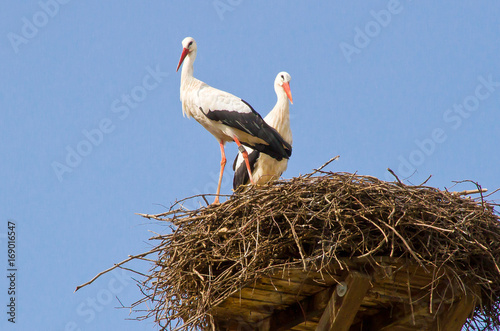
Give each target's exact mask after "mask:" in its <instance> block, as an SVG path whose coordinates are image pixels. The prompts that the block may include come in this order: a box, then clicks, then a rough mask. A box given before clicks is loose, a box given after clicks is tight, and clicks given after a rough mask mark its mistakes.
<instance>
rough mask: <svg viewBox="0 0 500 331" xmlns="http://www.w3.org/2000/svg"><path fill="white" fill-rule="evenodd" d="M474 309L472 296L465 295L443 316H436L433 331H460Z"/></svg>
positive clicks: (474, 302)
mask: <svg viewBox="0 0 500 331" xmlns="http://www.w3.org/2000/svg"><path fill="white" fill-rule="evenodd" d="M474 308H476V299H475V297H474V296H472V295H470V294H468V295H465V296H464V297H463V298H462V299H461V300H460V301H458V302H457V301H455V302H453V303H452V304H451V306H450V307H449V309H448V310H447V311H445V312H444V313H443V314H441V315H438V316H437V319H436V323H435V325H434V329H433V330H435V331H460V330H462V327H463V325H464V324H465V321H466V320H467V318H468V317H469V316H470V314H471V313H472V312H473V311H474Z"/></svg>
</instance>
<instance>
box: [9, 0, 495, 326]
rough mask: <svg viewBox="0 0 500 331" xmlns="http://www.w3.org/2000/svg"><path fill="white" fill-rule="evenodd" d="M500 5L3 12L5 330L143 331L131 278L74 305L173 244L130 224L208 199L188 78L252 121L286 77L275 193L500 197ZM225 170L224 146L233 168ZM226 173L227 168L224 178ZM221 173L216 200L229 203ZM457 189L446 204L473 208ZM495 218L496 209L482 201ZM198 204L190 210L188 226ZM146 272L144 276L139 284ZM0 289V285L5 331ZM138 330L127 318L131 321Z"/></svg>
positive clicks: (50, 3) (209, 161) (70, 6)
mask: <svg viewBox="0 0 500 331" xmlns="http://www.w3.org/2000/svg"><path fill="white" fill-rule="evenodd" d="M498 17H500V4H499V3H497V2H481V4H479V3H477V2H471V1H454V2H453V3H451V2H446V3H436V2H435V1H409V0H401V1H394V0H390V1H370V2H368V1H367V2H359V1H356V2H347V1H343V2H333V1H332V2H326V1H325V2H323V4H316V3H315V4H311V3H309V2H300V3H292V2H290V1H272V2H270V1H252V2H251V1H244V0H231V1H229V0H217V1H184V2H182V4H181V3H175V2H171V1H157V0H153V1H148V2H147V4H146V3H143V2H139V1H130V2H126V3H125V2H123V1H117V0H114V1H106V2H103V1H95V0H91V1H85V2H84V1H75V0H72V1H68V0H64V1H63V0H41V1H40V2H39V1H24V2H14V1H8V2H3V3H2V4H1V5H0V68H1V79H0V106H1V110H0V154H1V155H2V162H0V184H1V189H0V247H1V248H0V265H1V266H3V267H2V268H4V269H5V273H7V271H6V269H7V252H6V247H7V238H6V233H7V222H8V221H9V220H11V221H13V222H14V223H15V224H16V249H17V257H16V263H17V267H18V271H17V276H16V277H17V278H16V289H17V297H16V303H17V306H16V309H17V310H16V312H17V314H16V326H15V327H17V329H18V330H33V329H38V330H118V329H120V330H145V329H155V327H154V324H153V323H152V321H145V322H137V321H129V320H127V318H129V317H130V316H129V314H128V313H129V312H128V310H126V309H123V310H121V309H115V307H118V306H120V303H119V301H118V300H117V298H118V299H119V300H120V301H121V302H122V303H123V304H124V305H129V304H131V303H132V302H134V301H135V300H137V299H139V298H140V293H139V291H138V290H137V288H136V286H135V284H134V281H133V280H132V279H131V278H130V277H131V276H132V275H130V274H127V273H122V272H117V273H114V274H108V275H106V276H104V277H102V278H101V279H99V280H97V281H96V282H95V283H94V284H92V285H90V286H88V287H86V288H84V289H82V290H80V291H78V292H77V293H73V290H74V289H75V287H76V286H77V285H79V284H81V283H83V282H86V281H87V280H89V279H90V278H92V277H93V276H94V275H95V274H96V273H98V272H100V271H102V270H104V269H106V268H108V267H109V266H111V265H112V264H113V263H116V262H119V261H121V260H123V259H125V258H126V257H127V256H128V255H129V254H137V253H141V252H143V251H145V250H147V249H149V247H150V246H149V245H150V243H148V238H149V237H151V236H152V233H151V232H150V230H151V231H155V232H163V233H165V232H166V231H167V228H166V227H164V226H159V225H157V224H154V223H152V222H148V221H146V220H144V219H142V218H141V217H139V216H137V215H135V213H159V212H162V211H164V210H165V208H166V206H167V207H168V206H170V204H171V203H173V202H174V201H175V200H176V199H182V198H184V197H187V196H191V195H194V194H198V193H214V192H215V188H216V184H217V182H216V181H217V176H218V170H219V162H220V153H219V147H218V144H217V142H216V140H215V139H213V138H212V137H211V136H210V134H209V133H208V132H206V131H205V130H204V129H203V128H202V127H201V126H200V125H199V124H198V123H196V121H194V120H192V119H191V120H188V119H186V118H183V117H182V111H181V105H180V101H179V85H180V74H179V73H176V72H175V68H176V65H177V62H178V60H179V56H180V53H181V50H182V49H181V41H182V39H183V38H184V37H186V36H192V37H194V38H195V39H196V41H197V43H198V56H197V59H196V62H195V76H196V77H197V78H199V79H201V80H203V81H205V82H206V83H208V84H210V85H212V86H214V87H217V88H219V89H222V90H226V91H228V92H231V93H233V94H235V95H237V96H239V97H241V98H243V99H245V100H246V101H248V102H249V103H250V104H251V105H252V106H253V107H254V108H255V109H256V110H257V111H258V112H260V113H261V114H262V115H263V116H265V115H266V114H267V112H268V111H270V110H271V108H272V107H273V105H274V103H275V100H276V96H275V93H274V90H273V81H274V78H275V76H276V74H277V73H278V72H280V71H287V72H289V73H290V74H291V76H292V81H291V90H292V93H293V99H294V104H293V105H292V106H291V108H290V111H291V113H292V130H293V136H294V144H293V148H294V149H293V155H292V158H291V159H290V162H289V166H288V170H287V171H286V172H285V173H284V177H285V178H291V177H293V176H297V175H299V174H304V173H307V172H310V171H311V170H312V169H313V168H315V167H318V166H320V165H321V164H323V163H324V162H325V161H327V160H328V159H329V158H331V157H333V156H335V155H340V159H339V160H338V161H336V162H334V163H333V164H331V165H330V166H329V167H328V168H327V169H328V170H333V171H347V172H357V173H359V174H363V175H372V176H376V177H379V178H381V179H390V180H392V177H391V176H390V175H388V173H387V171H386V169H387V168H388V167H390V168H391V169H393V170H394V171H395V172H396V173H398V174H399V176H400V177H401V178H407V180H408V181H409V182H411V183H415V184H419V183H421V182H422V181H424V180H425V179H426V178H427V177H428V176H429V175H432V178H431V179H430V180H429V182H428V185H431V186H436V187H439V188H450V187H452V186H453V185H454V181H458V180H466V179H470V180H474V181H478V182H479V183H480V184H481V185H483V186H484V187H486V188H488V189H490V190H493V189H495V188H499V187H500V172H499V170H498V169H499V166H498V165H499V164H500V153H499V147H498V146H499V143H500V130H499V127H500V125H499V123H500V56H499V54H500V34H499V31H500V21H499V20H498ZM226 151H227V155H228V159H229V160H230V161H232V158H233V157H234V156H235V155H236V148H235V146H234V144H230V145H228V146H227V148H226ZM228 164H229V162H228ZM231 182H232V170H231V167H229V166H227V167H226V172H225V177H224V181H223V187H222V192H223V193H225V194H230V193H231V190H230V188H231ZM472 188H474V187H473V186H472V185H470V184H469V185H465V184H462V185H459V186H457V187H454V188H453V190H464V189H472ZM490 199H494V200H495V199H496V201H499V199H500V194H499V193H496V194H494V195H492V196H491V197H490ZM195 205H196V204H195V203H192V204H191V206H192V207H194V206H195ZM133 267H136V268H139V269H141V270H145V269H147V268H148V265H147V264H142V265H141V264H138V265H133ZM8 287H9V284H8V283H7V279H6V277H0V306H1V307H4V308H3V309H4V311H2V312H1V314H0V316H3V317H1V318H0V328H1V329H2V330H10V329H14V327H13V325H12V324H11V323H9V322H8V321H7V317H8V316H7V314H6V311H7V308H6V304H7V303H8V300H9V296H8V295H7V289H8ZM132 317H134V315H133V316H132Z"/></svg>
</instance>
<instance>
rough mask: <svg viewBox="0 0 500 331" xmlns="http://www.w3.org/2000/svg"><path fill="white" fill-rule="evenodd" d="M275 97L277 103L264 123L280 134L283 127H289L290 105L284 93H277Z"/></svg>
mask: <svg viewBox="0 0 500 331" xmlns="http://www.w3.org/2000/svg"><path fill="white" fill-rule="evenodd" d="M277 96H278V101H277V102H276V105H275V106H274V108H273V110H271V112H270V113H269V114H268V116H266V122H267V123H268V124H269V125H271V126H272V127H274V128H275V129H276V130H278V132H280V133H282V130H283V129H284V128H285V127H287V126H290V104H289V103H288V98H287V96H286V94H285V93H284V92H283V93H277Z"/></svg>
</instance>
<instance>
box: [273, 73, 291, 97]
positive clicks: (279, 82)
mask: <svg viewBox="0 0 500 331" xmlns="http://www.w3.org/2000/svg"><path fill="white" fill-rule="evenodd" d="M291 80H292V77H291V76H290V74H289V73H288V72H285V71H282V72H280V73H279V74H278V75H277V76H276V79H275V80H274V90H275V91H276V94H278V93H280V92H281V91H285V94H286V96H287V97H288V99H289V100H290V102H291V103H292V104H293V99H292V91H290V81H291ZM281 93H282V92H281Z"/></svg>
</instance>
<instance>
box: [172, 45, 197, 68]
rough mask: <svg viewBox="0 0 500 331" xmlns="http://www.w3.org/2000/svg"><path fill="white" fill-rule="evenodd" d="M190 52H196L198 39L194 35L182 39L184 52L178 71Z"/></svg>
mask: <svg viewBox="0 0 500 331" xmlns="http://www.w3.org/2000/svg"><path fill="white" fill-rule="evenodd" d="M189 54H196V41H195V40H194V39H193V38H192V37H186V38H184V40H183V41H182V54H181V58H180V60H179V64H178V65H177V70H176V71H179V68H180V67H181V64H182V62H183V61H184V59H185V58H186V56H188V55H189Z"/></svg>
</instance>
